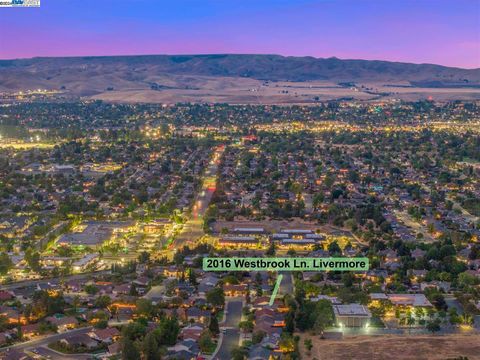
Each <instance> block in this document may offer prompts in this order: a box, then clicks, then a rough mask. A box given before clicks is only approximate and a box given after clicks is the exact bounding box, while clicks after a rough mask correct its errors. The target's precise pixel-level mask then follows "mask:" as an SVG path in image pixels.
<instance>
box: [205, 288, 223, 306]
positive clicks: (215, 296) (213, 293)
mask: <svg viewBox="0 0 480 360" xmlns="http://www.w3.org/2000/svg"><path fill="white" fill-rule="evenodd" d="M206 298H207V302H209V303H210V304H212V305H213V306H215V307H222V306H224V305H225V293H224V292H223V289H222V288H214V289H212V290H210V291H209V292H207V296H206Z"/></svg>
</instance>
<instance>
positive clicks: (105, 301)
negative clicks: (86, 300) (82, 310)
mask: <svg viewBox="0 0 480 360" xmlns="http://www.w3.org/2000/svg"><path fill="white" fill-rule="evenodd" d="M111 303H112V299H110V296H108V295H101V296H99V297H98V298H97V299H96V300H95V306H96V307H98V308H101V309H106V308H107V307H108V305H110V304H111Z"/></svg>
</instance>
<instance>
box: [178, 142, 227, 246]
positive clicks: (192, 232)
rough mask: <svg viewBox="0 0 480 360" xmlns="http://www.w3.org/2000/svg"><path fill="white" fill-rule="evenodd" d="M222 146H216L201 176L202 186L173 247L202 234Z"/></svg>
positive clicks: (191, 240)
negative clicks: (204, 217)
mask: <svg viewBox="0 0 480 360" xmlns="http://www.w3.org/2000/svg"><path fill="white" fill-rule="evenodd" d="M223 151H224V148H223V147H221V148H218V149H217V150H216V151H215V153H214V154H213V157H212V159H211V161H210V163H209V165H208V167H207V169H206V170H205V173H204V174H203V176H202V187H201V189H200V191H199V192H198V194H197V195H196V197H195V201H194V205H193V209H192V216H191V218H190V219H188V220H187V222H186V223H185V225H184V227H183V229H182V230H181V232H180V233H179V234H178V235H177V236H176V238H175V241H174V244H173V247H174V248H176V249H180V248H182V247H183V246H184V245H188V243H189V242H195V241H196V240H197V239H199V238H200V237H202V236H203V235H204V233H203V216H204V215H205V212H206V211H207V209H208V206H209V205H210V201H211V200H212V196H213V193H214V192H215V186H216V180H217V178H216V177H217V171H218V165H219V163H220V162H219V159H220V156H221V155H222V153H223Z"/></svg>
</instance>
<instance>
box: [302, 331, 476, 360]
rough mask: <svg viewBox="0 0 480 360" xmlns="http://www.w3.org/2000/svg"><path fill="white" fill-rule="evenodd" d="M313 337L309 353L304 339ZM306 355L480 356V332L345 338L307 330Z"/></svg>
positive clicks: (341, 359) (332, 358)
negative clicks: (475, 333) (322, 334)
mask: <svg viewBox="0 0 480 360" xmlns="http://www.w3.org/2000/svg"><path fill="white" fill-rule="evenodd" d="M306 338H308V339H312V343H313V348H312V350H311V352H310V353H307V351H306V349H305V346H304V345H303V341H304V339H306ZM300 352H301V355H302V359H318V360H336V359H338V360H347V359H348V360H349V359H352V360H353V359H355V360H362V359H365V360H367V359H368V360H384V359H405V360H424V359H425V360H440V359H441V360H446V359H453V358H457V357H459V356H465V357H467V358H468V359H469V360H477V359H480V335H443V336H441V335H436V336H430V335H418V336H395V335H388V336H378V337H373V336H356V337H349V338H344V339H343V340H321V339H320V338H319V337H318V336H310V335H306V334H303V335H302V336H301V339H300Z"/></svg>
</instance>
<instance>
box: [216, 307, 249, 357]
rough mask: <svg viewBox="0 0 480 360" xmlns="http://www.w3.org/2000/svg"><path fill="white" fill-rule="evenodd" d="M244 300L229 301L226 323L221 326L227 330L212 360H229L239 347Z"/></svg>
mask: <svg viewBox="0 0 480 360" xmlns="http://www.w3.org/2000/svg"><path fill="white" fill-rule="evenodd" d="M242 308H243V303H242V300H231V301H227V305H226V312H227V313H226V318H225V323H224V324H220V325H221V326H222V328H227V329H226V330H225V333H224V334H223V337H221V344H220V348H219V349H218V351H217V352H216V353H214V356H213V357H212V360H227V359H230V358H231V352H232V350H233V349H234V348H235V347H237V346H238V342H239V339H240V329H239V328H238V324H239V323H240V320H241V318H242Z"/></svg>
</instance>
